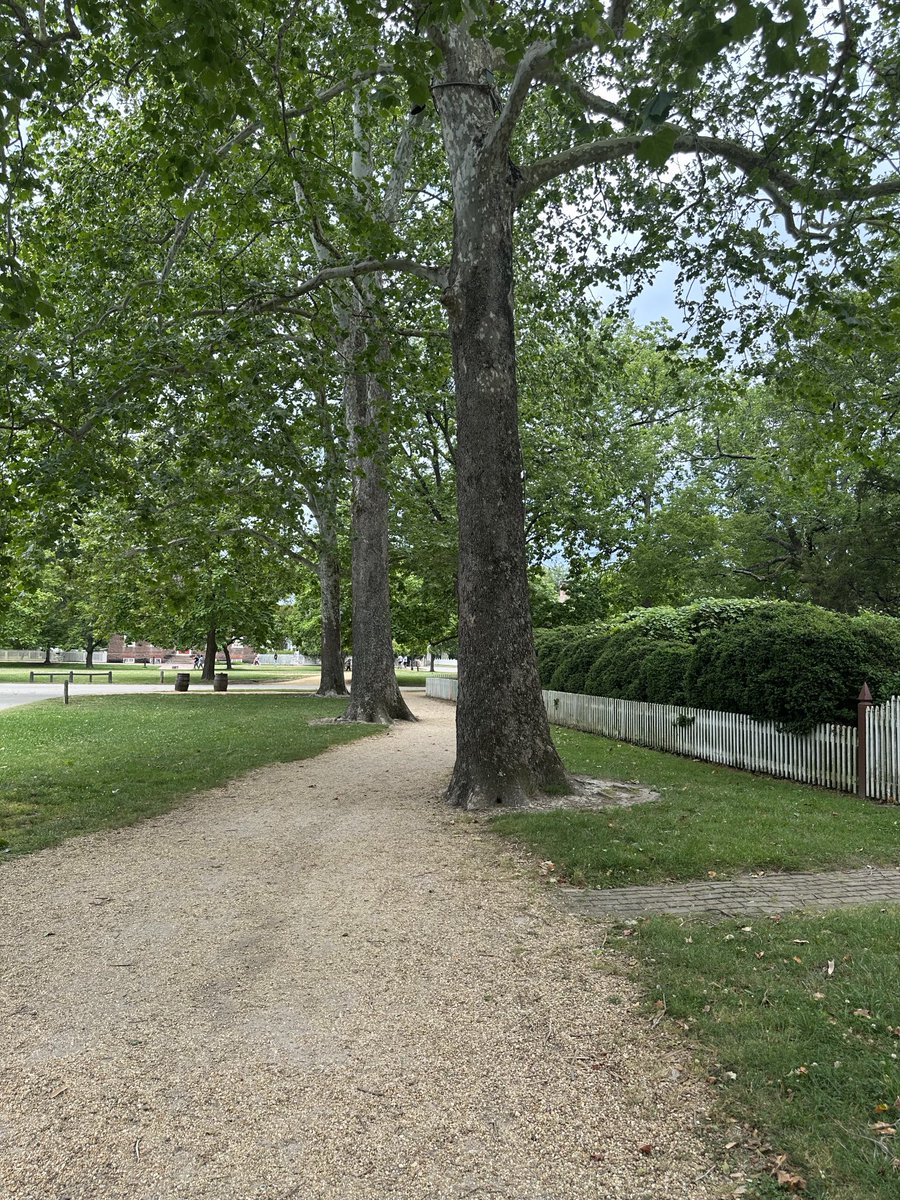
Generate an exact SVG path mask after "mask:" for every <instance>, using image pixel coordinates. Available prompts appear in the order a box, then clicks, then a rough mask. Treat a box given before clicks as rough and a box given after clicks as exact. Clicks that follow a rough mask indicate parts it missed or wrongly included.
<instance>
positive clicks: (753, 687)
mask: <svg viewBox="0 0 900 1200" xmlns="http://www.w3.org/2000/svg"><path fill="white" fill-rule="evenodd" d="M857 621H858V618H857V619H854V618H852V617H848V616H845V615H843V614H840V613H833V612H828V611H826V610H825V609H821V608H816V607H814V606H813V605H811V604H809V605H807V604H777V605H776V604H770V605H766V606H765V607H762V608H760V609H758V610H757V611H756V612H753V613H750V614H748V615H747V616H746V617H745V619H744V620H742V621H739V622H736V623H735V624H733V625H730V626H728V627H727V628H724V629H720V630H716V631H710V632H709V633H707V634H705V635H704V636H703V637H701V638H700V640H699V641H698V642H697V644H696V647H695V649H694V654H693V660H692V662H691V665H690V669H689V672H688V680H687V695H688V703H690V704H693V705H696V706H697V707H699V708H717V709H720V710H724V711H726V712H741V713H747V714H749V715H750V716H753V717H756V718H758V719H759V720H771V721H777V722H778V724H779V725H781V726H782V727H783V728H786V729H793V730H798V731H803V730H808V729H811V728H812V727H813V726H814V725H817V724H819V723H820V722H823V721H842V722H846V723H851V722H852V721H854V720H855V719H856V698H857V696H858V694H859V690H860V688H861V687H862V685H863V683H864V682H865V681H866V679H867V678H868V681H869V685H870V687H872V688H873V694H874V695H875V697H876V699H886V698H887V696H888V695H889V694H890V691H891V690H892V686H891V685H892V684H893V683H894V682H895V680H896V669H895V668H894V667H892V665H891V663H890V661H885V658H884V655H885V652H887V653H890V645H891V642H892V638H891V637H890V636H888V637H887V638H885V637H884V636H883V634H882V633H881V632H879V631H875V630H872V629H871V628H859V627H855V626H856V622H857ZM873 681H874V682H873Z"/></svg>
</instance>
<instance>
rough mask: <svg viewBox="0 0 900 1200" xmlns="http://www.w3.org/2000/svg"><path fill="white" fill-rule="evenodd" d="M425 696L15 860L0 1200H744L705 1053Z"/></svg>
mask: <svg viewBox="0 0 900 1200" xmlns="http://www.w3.org/2000/svg"><path fill="white" fill-rule="evenodd" d="M412 706H413V708H414V709H415V711H416V712H417V714H418V715H419V716H420V717H421V718H422V719H421V721H420V722H419V723H418V724H416V725H404V726H401V727H399V728H396V729H395V730H393V731H391V732H390V733H389V734H386V735H381V736H375V737H371V738H367V739H365V740H363V741H361V742H357V743H355V744H353V745H349V746H345V747H341V748H339V749H335V750H332V751H328V752H327V753H325V754H323V755H321V756H319V757H318V758H315V759H310V760H307V761H305V762H302V763H295V764H287V765H277V766H272V767H268V768H266V769H264V770H260V771H256V772H254V773H252V774H249V775H246V776H243V777H242V778H240V779H238V780H235V781H234V782H233V783H231V784H229V785H228V786H227V787H224V788H221V789H218V790H215V791H212V792H209V793H205V794H204V795H202V796H196V797H192V798H191V799H190V800H188V801H186V802H185V804H184V806H183V807H182V808H180V809H179V810H178V811H176V812H173V813H169V814H167V815H166V816H163V817H159V818H156V819H154V820H151V821H147V822H145V823H144V824H142V825H138V826H133V827H131V828H129V829H123V830H118V831H114V832H111V833H104V834H99V835H93V836H90V837H84V838H78V839H74V840H72V841H70V842H68V843H66V844H65V845H63V846H61V847H58V848H56V849H53V850H46V851H43V852H42V853H39V854H35V855H33V856H31V857H30V858H27V859H19V860H15V861H13V862H10V863H7V864H6V865H5V866H3V867H2V869H0V955H2V958H0V1014H2V1031H0V1037H2V1046H3V1051H2V1074H0V1196H2V1197H3V1200H88V1198H90V1200H95V1198H96V1200H288V1198H289V1197H298V1198H302V1200H319V1198H322V1200H324V1198H326V1197H327V1198H329V1200H331V1198H334V1200H444V1198H447V1200H450V1198H454V1200H455V1198H459V1200H462V1198H463V1197H473V1198H477V1200H482V1198H488V1200H489V1198H492V1197H493V1198H496V1197H505V1198H509V1200H582V1198H587V1197H590V1198H592V1200H626V1198H627V1200H651V1198H652V1200H669V1198H675V1197H684V1198H690V1200H707V1198H712V1197H721V1196H727V1195H730V1194H731V1193H732V1191H733V1189H734V1187H735V1184H734V1182H733V1181H730V1180H729V1179H727V1178H726V1177H725V1176H723V1175H721V1174H719V1170H718V1168H717V1166H716V1163H717V1161H719V1160H718V1159H717V1157H716V1155H715V1152H714V1150H713V1149H712V1148H711V1146H710V1143H709V1142H708V1140H707V1138H706V1136H705V1134H704V1126H705V1122H706V1120H707V1115H706V1114H707V1112H708V1106H709V1104H710V1102H711V1093H710V1090H709V1088H708V1087H707V1086H706V1085H705V1084H702V1083H700V1082H697V1081H696V1079H695V1078H694V1076H693V1073H692V1070H691V1067H690V1065H689V1051H688V1050H687V1049H686V1048H685V1047H684V1046H683V1045H679V1044H677V1043H675V1042H673V1041H672V1040H671V1035H670V1034H669V1033H667V1032H666V1030H665V1027H664V1026H657V1027H656V1028H653V1027H652V1025H651V1022H650V1021H648V1019H647V1017H646V1014H643V1013H642V1012H641V1011H640V1010H639V1008H638V1005H637V1000H636V997H635V996H634V994H633V993H632V992H631V991H630V990H629V985H628V983H627V981H626V980H625V979H623V978H622V977H621V976H617V975H615V974H614V973H611V972H610V971H608V970H606V971H604V970H602V969H599V970H598V969H597V967H598V963H599V964H601V965H602V963H603V957H602V955H600V954H599V952H598V947H599V945H600V943H601V941H602V940H603V939H602V930H600V929H599V927H598V926H596V925H591V924H589V923H587V922H584V921H582V920H581V919H579V918H577V917H574V916H571V915H568V914H566V913H563V912H559V911H558V910H557V909H556V908H555V907H554V906H553V905H552V904H551V902H550V901H549V899H548V898H547V897H545V896H544V895H543V894H542V892H541V889H540V887H539V886H538V885H537V883H536V882H535V880H534V877H533V870H532V868H531V867H530V866H529V867H523V866H522V864H521V863H520V862H519V861H518V860H517V859H516V858H515V856H513V855H511V854H509V853H508V852H507V851H506V850H505V848H504V847H503V846H502V845H501V844H500V843H499V841H497V840H496V839H495V838H494V837H493V836H492V835H491V834H490V833H488V832H487V831H486V827H485V825H484V824H483V823H480V822H475V821H473V820H472V818H470V817H468V816H466V815H465V814H461V813H454V812H452V811H450V810H448V809H447V808H446V807H445V806H444V805H443V804H442V803H441V801H440V799H439V797H440V792H441V789H442V788H443V787H444V786H445V785H446V782H447V778H448V774H449V770H450V766H451V761H452V754H453V719H454V715H455V714H454V710H453V709H452V708H451V707H450V706H449V705H445V704H442V703H440V702H438V701H431V700H425V699H422V698H419V699H415V700H413V701H412Z"/></svg>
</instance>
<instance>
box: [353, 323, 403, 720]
mask: <svg viewBox="0 0 900 1200" xmlns="http://www.w3.org/2000/svg"><path fill="white" fill-rule="evenodd" d="M352 319H353V323H354V330H353V333H352V334H351V337H350V338H348V342H352V343H354V345H353V350H354V354H353V357H356V355H358V353H359V352H360V351H361V350H362V349H363V345H362V340H363V334H362V332H361V330H360V328H359V322H360V320H361V318H360V315H359V314H358V313H356V314H354V316H353V318H352ZM387 402H388V398H387V395H386V393H385V391H384V389H383V388H382V387H381V385H380V384H379V383H378V381H377V380H376V379H375V377H374V376H371V375H349V376H348V377H347V381H346V384H345V388H344V405H345V413H346V417H347V429H348V431H349V434H350V470H351V476H352V480H353V493H352V501H351V506H350V540H351V568H350V576H351V585H352V588H353V681H352V684H351V688H350V704H349V705H348V707H347V711H346V713H345V714H344V716H343V718H342V720H345V721H373V722H378V723H380V724H390V722H391V721H398V720H401V721H413V720H415V717H413V715H412V713H411V712H410V711H409V709H408V708H407V707H406V701H405V700H404V699H403V697H402V696H401V695H400V689H399V687H398V686H397V677H396V675H395V674H394V647H393V641H392V638H391V601H390V585H389V579H388V516H389V513H388V493H387V487H386V485H385V479H384V464H385V461H386V459H387V452H388V436H389V435H388V431H387V410H386V405H387Z"/></svg>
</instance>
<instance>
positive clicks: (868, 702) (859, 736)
mask: <svg viewBox="0 0 900 1200" xmlns="http://www.w3.org/2000/svg"><path fill="white" fill-rule="evenodd" d="M874 703H875V701H874V700H873V699H872V693H871V692H870V691H869V685H868V684H867V683H864V684H863V685H862V688H861V689H860V693H859V698H858V699H857V702H856V794H857V795H858V796H859V797H860V799H862V800H865V799H866V797H867V796H868V790H867V789H866V774H867V767H868V762H869V747H868V744H867V742H866V732H867V731H866V726H867V723H868V722H867V715H868V712H869V709H870V708H871V707H872V705H873V704H874Z"/></svg>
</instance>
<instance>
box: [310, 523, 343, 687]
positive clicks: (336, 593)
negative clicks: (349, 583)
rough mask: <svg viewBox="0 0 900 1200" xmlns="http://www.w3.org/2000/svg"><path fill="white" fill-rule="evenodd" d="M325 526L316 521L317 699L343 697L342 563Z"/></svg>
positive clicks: (335, 544) (332, 534)
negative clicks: (319, 667) (319, 631)
mask: <svg viewBox="0 0 900 1200" xmlns="http://www.w3.org/2000/svg"><path fill="white" fill-rule="evenodd" d="M325 526H327V522H325V523H324V524H323V522H322V521H321V520H320V521H319V562H318V569H319V599H320V605H321V613H322V640H321V650H320V658H321V662H322V672H321V675H320V677H319V687H318V690H317V692H316V695H318V696H346V695H348V694H349V693H348V691H347V684H346V682H345V681H344V656H343V653H342V651H341V560H340V557H339V555H338V548H337V538H336V537H335V536H334V530H333V529H329V530H328V532H327V533H326V530H325Z"/></svg>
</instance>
